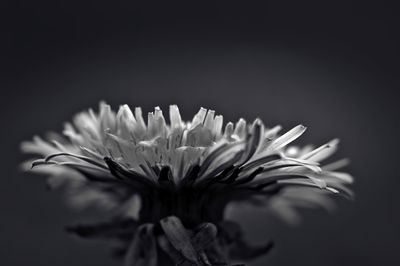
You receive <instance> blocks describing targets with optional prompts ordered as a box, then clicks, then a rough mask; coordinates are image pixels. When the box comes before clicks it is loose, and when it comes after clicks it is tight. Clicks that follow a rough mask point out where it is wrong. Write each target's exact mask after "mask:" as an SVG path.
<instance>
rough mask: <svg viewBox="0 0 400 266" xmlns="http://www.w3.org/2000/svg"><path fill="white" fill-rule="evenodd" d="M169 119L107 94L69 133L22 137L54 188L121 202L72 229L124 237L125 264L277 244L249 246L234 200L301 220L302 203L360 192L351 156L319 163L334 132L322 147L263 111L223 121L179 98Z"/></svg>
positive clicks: (96, 201) (227, 254)
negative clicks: (108, 215) (187, 117)
mask: <svg viewBox="0 0 400 266" xmlns="http://www.w3.org/2000/svg"><path fill="white" fill-rule="evenodd" d="M169 118H170V123H167V122H166V120H165V119H164V116H163V114H162V111H161V109H160V108H158V107H156V108H155V110H154V112H150V113H149V114H148V119H147V124H146V123H145V121H144V119H143V117H142V111H141V109H140V108H135V110H134V113H132V111H131V110H130V108H129V107H128V106H127V105H123V106H121V107H120V108H119V110H118V112H117V113H115V112H114V111H113V110H112V109H111V107H110V106H109V105H107V104H105V103H101V104H100V110H99V112H98V113H96V112H94V111H93V110H91V109H89V111H87V112H82V113H79V114H78V115H76V116H75V117H74V119H73V123H72V124H71V123H66V124H65V127H64V131H63V135H64V136H62V135H59V134H56V133H52V134H50V137H49V141H45V140H43V139H41V138H40V137H37V136H36V137H34V139H33V141H27V142H23V143H22V150H23V151H24V152H27V153H34V154H38V155H40V156H42V159H38V160H35V161H30V162H27V164H26V165H27V166H28V165H29V168H30V167H31V166H32V168H33V170H34V171H38V172H42V173H46V174H49V175H50V177H49V179H48V184H49V186H50V187H52V188H53V187H59V186H64V187H65V188H66V189H65V191H66V193H67V199H68V201H69V202H70V203H72V204H73V205H75V206H78V207H86V206H91V205H95V206H99V207H101V208H106V209H108V210H112V211H113V213H114V214H115V216H116V218H114V219H112V220H111V221H109V222H107V223H101V224H96V225H78V226H74V227H70V228H69V230H70V231H73V232H75V233H77V234H78V235H80V236H83V237H101V238H115V239H119V240H120V241H121V242H122V243H123V245H122V246H121V249H120V250H119V251H118V252H117V253H118V254H122V255H123V256H124V257H125V264H126V265H166V264H165V263H163V264H159V263H160V262H157V258H158V261H160V259H161V257H162V254H168V256H169V258H170V261H173V263H175V264H177V265H227V264H223V263H226V262H227V261H230V260H231V259H232V256H233V255H236V257H237V258H238V259H248V258H251V257H254V256H258V255H260V254H261V253H262V252H265V251H267V250H269V249H270V247H271V244H270V243H268V244H267V245H265V246H263V247H249V246H248V245H247V244H245V243H244V242H243V239H242V235H241V234H240V233H238V232H240V230H239V229H238V227H237V225H235V226H234V224H233V223H232V222H230V223H228V222H226V221H224V210H225V209H226V207H227V205H228V204H229V203H232V202H248V203H252V204H257V205H259V206H260V207H263V208H268V210H270V211H273V212H275V213H277V214H278V215H279V216H280V217H282V218H284V219H285V220H286V221H288V222H290V223H295V222H297V221H298V219H299V218H298V215H297V212H296V211H295V209H294V208H295V207H296V206H306V207H313V206H322V207H325V208H331V207H332V202H331V199H330V197H329V194H339V195H343V196H345V197H352V192H351V191H350V190H349V189H348V188H347V187H346V185H347V184H349V183H351V182H352V177H351V176H350V175H349V174H347V173H344V172H338V171H337V169H339V168H340V167H343V166H344V165H345V164H346V163H347V161H346V160H340V161H337V162H333V163H330V164H325V165H322V164H321V162H322V161H324V160H325V159H327V158H328V157H329V156H330V155H331V154H332V153H334V152H335V150H336V148H337V144H338V140H336V139H335V140H332V141H330V142H328V143H327V144H325V145H322V146H320V147H319V148H316V149H314V148H313V147H311V146H306V147H304V148H298V147H294V146H292V147H287V145H288V144H289V143H291V142H292V141H294V140H295V139H296V138H298V137H299V136H300V135H301V134H302V133H303V132H304V131H305V130H306V128H305V127H304V126H302V125H299V126H296V127H294V128H293V129H291V130H290V131H288V132H286V133H285V134H282V135H280V134H279V131H280V129H281V128H280V126H276V127H272V128H267V127H265V126H264V125H263V123H262V122H261V120H259V119H256V120H255V121H254V122H253V123H251V124H247V123H246V121H245V120H244V119H240V120H239V121H238V122H237V123H236V124H233V123H231V122H229V123H227V124H226V125H225V127H223V117H222V116H220V115H215V112H214V111H212V110H208V111H207V110H206V109H204V108H201V109H200V111H199V112H198V113H197V114H196V115H195V116H194V118H193V120H192V121H190V122H184V121H182V119H181V116H180V114H179V110H178V107H177V106H175V105H172V106H170V109H169ZM232 228H233V229H232ZM232 232H237V234H236V235H235V233H232ZM232 235H233V236H232ZM132 236H134V237H133V240H132ZM141 250H142V251H141ZM157 251H158V255H157ZM160 256H161V257H160ZM233 257H235V256H233ZM157 263H158V264H157ZM185 263H192V264H185ZM218 263H219V264H218Z"/></svg>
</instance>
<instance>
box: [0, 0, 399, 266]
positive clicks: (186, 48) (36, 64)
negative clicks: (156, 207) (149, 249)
mask: <svg viewBox="0 0 400 266" xmlns="http://www.w3.org/2000/svg"><path fill="white" fill-rule="evenodd" d="M144 2H145V3H144ZM1 6H2V8H1V11H0V12H1V13H2V14H1V16H0V17H1V20H2V21H1V26H0V27H1V44H0V45H1V48H2V49H1V52H0V56H1V76H0V79H1V80H0V82H1V92H0V93H1V100H2V101H1V102H2V104H1V105H0V109H1V110H0V111H1V116H2V117H3V118H2V121H3V122H2V130H1V133H0V134H1V136H2V137H1V139H2V149H1V155H0V156H1V162H2V169H3V171H2V178H1V186H0V206H1V210H2V212H1V219H0V228H1V237H0V245H1V249H0V260H1V263H0V264H2V265H7V266H9V265H10V266H11V265H43V266H46V265H60V266H62V265H77V266H78V265H82V266H87V265H93V266H103V265H104V266H105V265H107V266H111V265H120V263H119V262H115V261H113V260H112V259H111V258H110V257H109V254H108V252H109V249H108V247H109V245H108V243H104V242H100V243H99V242H95V241H84V240H79V239H76V238H74V237H72V236H70V235H67V234H66V233H65V232H64V229H63V227H64V225H67V224H72V223H74V222H77V221H82V220H83V221H87V220H90V219H92V217H94V216H93V214H91V213H85V214H82V213H79V212H77V211H74V210H71V209H69V208H67V207H66V206H65V205H64V204H63V199H62V196H61V193H58V192H48V191H46V189H45V182H44V178H42V177H39V176H34V175H32V174H26V173H22V172H21V171H19V169H18V165H19V164H20V162H21V161H23V160H24V159H25V158H26V156H24V155H21V154H20V151H19V143H20V142H21V141H22V140H26V139H30V138H31V137H32V136H33V135H35V134H39V135H42V136H43V135H44V134H45V133H46V132H47V131H49V130H54V131H60V130H61V129H62V124H63V122H64V121H67V120H69V119H70V118H71V117H72V115H73V114H74V113H76V112H78V111H81V110H83V109H86V108H88V107H96V108H97V104H98V102H99V101H100V100H106V101H107V102H109V103H110V104H112V106H113V107H114V108H117V107H118V105H120V104H124V103H128V104H129V105H131V106H142V107H143V108H144V111H146V112H147V111H151V110H152V108H154V106H157V105H159V106H160V107H161V108H164V109H166V108H167V107H168V105H169V104H173V103H176V104H178V105H179V107H180V110H181V113H182V114H183V117H184V118H185V119H191V118H192V116H193V115H194V113H195V112H196V111H197V110H198V109H199V107H200V106H203V107H207V108H212V109H215V110H216V111H217V113H219V114H223V115H224V118H225V121H229V120H231V121H236V120H237V119H239V118H240V117H244V118H245V119H247V120H253V119H254V118H256V117H260V118H261V119H262V120H263V121H264V122H265V124H266V125H270V126H273V125H275V124H281V125H282V126H283V127H284V129H285V130H289V129H290V128H291V127H293V126H295V125H297V124H299V123H303V124H305V125H306V126H308V131H307V132H306V134H305V135H304V136H303V137H302V139H301V140H300V141H298V142H297V143H298V144H307V143H310V142H311V143H314V144H315V145H320V144H323V143H325V142H326V141H329V140H330V139H332V138H334V137H339V138H340V139H341V149H340V151H339V153H338V155H337V158H340V157H348V158H351V160H352V164H351V165H350V166H349V167H347V169H346V171H349V172H351V173H352V174H353V175H354V176H355V177H356V183H355V185H354V190H355V192H356V199H355V201H353V202H349V201H345V200H341V199H338V201H337V202H338V209H337V211H336V212H334V213H332V214H328V213H326V212H324V211H321V210H305V211H303V212H302V214H303V223H302V224H301V225H300V226H298V227H290V226H288V225H286V224H284V223H283V222H281V221H279V220H277V219H276V218H274V217H270V216H268V215H266V214H265V212H263V211H255V210H249V209H241V210H235V212H234V213H235V214H234V215H236V216H238V219H239V220H240V222H241V223H242V224H243V225H244V226H245V227H246V228H247V229H246V230H247V236H248V239H249V240H250V241H251V242H253V243H261V242H265V241H266V240H269V239H272V240H275V242H276V247H275V249H274V250H273V251H272V252H271V253H270V254H269V255H267V256H265V257H261V258H259V259H257V260H255V261H253V262H251V263H249V265H250V266H261V265H270V266H278V265H299V266H300V265H308V266H313V265H315V266H317V265H318V266H320V265H363V266H368V265H396V264H397V265H399V263H400V255H399V252H398V249H399V247H400V245H399V237H400V227H399V225H400V214H399V207H398V204H399V200H400V196H399V192H398V187H399V185H400V178H399V176H398V171H397V169H395V168H396V166H397V164H396V163H397V159H398V153H399V146H398V144H399V143H398V142H399V141H398V133H399V126H398V113H399V112H398V102H399V100H398V99H399V98H398V93H397V92H398V88H399V85H400V82H399V81H400V77H399V70H400V68H399V63H398V62H399V59H400V57H399V49H398V47H399V44H400V42H399V41H400V40H399V39H400V38H399V19H398V8H396V7H395V5H394V3H391V2H382V1H379V2H378V1H376V2H371V3H369V2H368V1H367V2H366V1H358V2H357V1H345V2H343V3H341V2H339V1H315V2H308V3H305V2H303V1H274V2H272V3H267V2H265V1H264V2H262V3H252V2H249V1H229V2H222V1H212V2H206V1H185V2H180V3H172V2H170V1H168V2H167V1H164V2H161V3H160V2H155V1H142V3H140V2H134V1H125V2H119V1H3V2H2V4H1Z"/></svg>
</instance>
